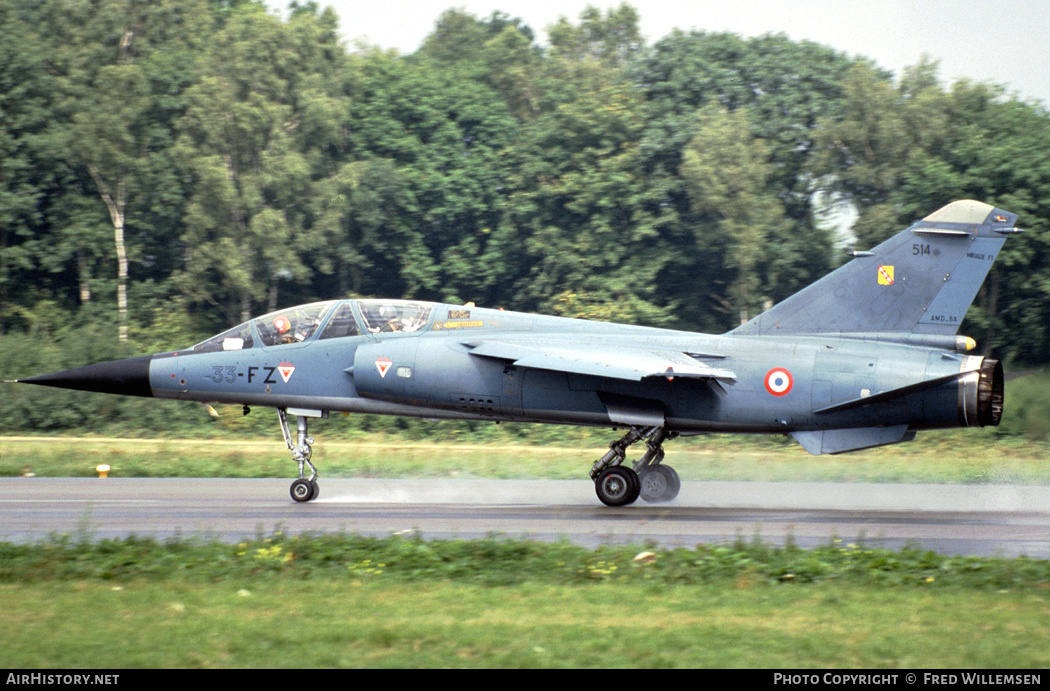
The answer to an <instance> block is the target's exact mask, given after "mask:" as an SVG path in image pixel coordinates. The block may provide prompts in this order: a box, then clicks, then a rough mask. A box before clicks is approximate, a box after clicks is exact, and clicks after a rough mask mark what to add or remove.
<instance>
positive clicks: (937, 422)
mask: <svg viewBox="0 0 1050 691" xmlns="http://www.w3.org/2000/svg"><path fill="white" fill-rule="evenodd" d="M1016 220H1017V216H1016V215H1014V214H1011V213H1008V212H1006V211H1003V210H1001V209H998V208H994V207H993V206H990V205H988V204H985V203H981V202H978V201H971V200H964V201H956V202H953V203H951V204H949V205H947V206H945V207H944V208H942V209H940V210H939V211H936V212H934V213H932V214H930V215H929V216H927V217H925V218H924V219H922V220H920V221H918V222H916V223H914V224H913V225H912V226H910V227H909V228H907V229H905V230H903V231H901V232H900V233H899V234H897V235H895V236H894V237H892V238H890V239H889V240H886V241H885V242H883V243H882V244H880V245H878V246H877V247H875V248H874V249H872V250H870V251H863V252H854V253H853V255H854V257H853V258H852V259H851V260H850V261H849V262H848V263H846V264H844V265H843V266H841V267H840V268H838V269H836V270H835V271H833V272H831V273H829V274H828V275H826V276H824V277H823V278H821V279H820V280H818V281H817V282H815V283H813V284H812V285H810V286H809V287H807V288H805V289H803V290H802V291H800V292H798V293H796V294H795V295H793V296H791V297H789V298H787V299H786V300H784V301H783V302H781V303H779V304H777V305H775V306H773V307H772V308H771V309H769V310H768V311H766V312H764V313H762V314H760V315H758V316H757V317H755V318H754V319H751V320H750V321H748V322H746V323H745V324H743V325H741V326H740V327H738V328H736V329H733V330H732V331H729V332H727V333H724V334H720V335H709V334H702V333H690V332H684V331H674V330H668V329H659V328H648V327H643V326H632V325H622V324H611V323H601V322H591V321H584V320H578V319H570V318H564V317H552V316H540V315H532V314H525V313H520V312H511V311H504V310H500V309H485V308H479V307H476V306H474V305H450V304H438V303H432V302H422V301H415V300H383V299H355V300H331V301H327V302H317V303H312V304H307V305H301V306H298V307H292V308H289V309H284V310H281V311H278V312H274V313H272V314H267V315H265V316H262V317H258V318H257V319H252V320H250V321H247V322H245V323H243V324H240V325H239V326H236V327H234V328H232V329H229V330H228V331H225V332H223V333H220V334H218V335H217V336H215V337H213V338H209V339H208V340H206V341H204V342H203V343H199V344H197V345H195V346H193V347H192V348H187V349H185V350H176V351H172V352H166V353H158V354H155V355H146V356H142V357H134V358H130V359H124V360H117V361H113V362H105V363H101V364H94V365H88V366H86V367H79V368H76V369H71V370H66V371H63V372H57V373H53V374H43V375H39V376H34V377H29V378H27V379H22V380H20V381H22V382H25V383H28V384H41V385H45V386H57V387H63V388H69V389H79V390H84V391H101V392H106V393H112V394H123V395H130V396H145V397H154V398H171V399H178V400H186V401H200V402H204V403H221V404H236V405H241V406H244V410H245V411H246V412H247V411H248V410H249V406H264V407H270V408H275V409H276V410H277V413H278V418H279V420H280V426H281V431H282V433H283V435H284V440H285V442H286V444H287V446H288V449H289V450H290V451H291V456H292V460H293V461H294V462H296V463H297V464H298V468H299V477H298V478H297V479H296V480H295V481H294V482H292V485H291V496H292V499H294V500H295V501H297V502H308V501H310V500H312V499H314V498H316V497H317V495H318V485H317V469H316V468H315V467H314V465H313V464H312V463H311V451H312V444H313V443H314V440H313V439H312V438H311V437H310V436H308V421H309V419H310V418H326V417H328V415H329V414H330V413H332V412H344V413H370V414H383V415H401V416H414V417H421V418H438V419H459V420H493V421H518V422H541V423H557V424H567V425H596V426H609V427H612V428H618V429H620V430H625V431H626V433H624V434H623V436H622V437H620V438H619V439H617V440H615V441H613V442H612V443H611V444H610V445H609V451H608V453H606V454H605V455H603V456H602V457H601V458H599V459H598V460H597V461H596V462H595V463H594V465H593V467H592V468H591V470H590V477H591V478H592V479H593V480H594V486H595V490H596V493H597V495H598V499H599V500H600V501H601V502H603V503H604V504H606V505H609V506H624V505H627V504H631V503H633V502H635V501H636V500H637V499H638V498H639V497H641V498H642V499H643V500H644V501H647V502H666V501H670V500H672V499H674V498H675V496H677V494H678V491H679V488H680V484H681V483H680V480H679V477H678V474H677V473H676V472H675V471H674V469H673V468H671V467H670V466H668V465H667V464H665V463H663V462H662V461H663V458H664V450H663V444H664V443H665V442H666V441H668V440H670V439H672V438H674V437H677V436H679V435H695V434H702V433H709V432H746V433H760V434H788V435H791V436H792V437H794V438H795V439H796V440H797V441H798V442H799V443H800V444H801V445H802V446H803V447H804V448H805V449H806V450H807V451H809V452H810V453H812V454H834V453H842V452H847V451H854V450H857V449H866V448H870V447H875V446H881V445H886V444H895V443H898V442H902V441H909V440H911V439H912V438H914V436H915V434H916V432H917V431H920V430H928V429H939V428H948V427H982V426H986V425H997V424H999V420H1000V417H1001V416H1002V410H1003V368H1002V365H1001V364H1000V363H999V362H998V361H996V360H993V359H989V358H985V357H981V356H979V355H975V354H972V351H973V350H974V348H975V343H974V341H973V339H971V338H967V337H964V336H959V335H957V332H958V329H959V325H960V324H961V323H962V321H963V317H964V316H965V315H966V311H967V309H968V308H969V306H970V304H971V303H972V302H973V300H974V297H975V296H976V294H977V291H978V289H979V288H980V287H981V284H982V283H983V282H984V279H985V276H986V275H987V274H988V270H989V268H990V267H991V265H992V262H993V261H994V260H995V258H996V255H997V254H998V253H999V250H1000V249H1001V248H1002V246H1003V244H1004V242H1005V240H1006V238H1007V237H1008V236H1010V235H1011V234H1014V233H1018V232H1022V231H1020V230H1019V229H1018V228H1016V227H1015V222H1016ZM289 414H291V415H293V416H295V418H296V432H295V434H294V435H293V433H292V430H291V429H290V426H289V422H288V415H289ZM640 441H644V442H645V451H644V453H642V454H641V455H640V456H639V457H638V458H637V460H634V461H633V462H632V463H628V462H627V453H628V449H629V447H630V446H631V445H633V444H635V443H637V442H640ZM307 468H308V469H309V471H307Z"/></svg>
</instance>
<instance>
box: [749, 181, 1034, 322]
mask: <svg viewBox="0 0 1050 691" xmlns="http://www.w3.org/2000/svg"><path fill="white" fill-rule="evenodd" d="M1016 221H1017V216H1016V215H1015V214H1011V213H1008V212H1006V211H1003V210H1001V209H997V208H995V207H993V206H991V205H989V204H984V203H982V202H977V201H972V200H963V201H957V202H952V203H951V204H949V205H948V206H945V207H944V208H942V209H941V210H940V211H935V212H934V213H932V214H930V215H929V216H927V217H926V218H924V219H923V220H921V221H919V222H917V223H915V224H914V225H912V226H911V227H910V228H908V229H906V230H904V231H902V232H900V233H898V234H897V235H895V236H893V237H892V238H890V239H889V240H886V241H885V242H883V243H882V244H880V245H879V246H878V247H876V248H874V249H873V250H871V251H870V252H858V253H857V254H856V255H855V256H856V258H855V259H853V260H852V261H850V262H849V263H847V264H845V265H844V266H841V267H840V268H838V269H836V270H835V271H833V272H831V273H830V274H828V275H827V276H825V277H824V278H822V279H820V280H819V281H817V282H816V283H813V284H812V285H810V286H808V287H807V288H804V289H802V290H801V291H799V292H797V293H795V294H794V295H792V296H791V297H789V298H787V299H786V300H784V301H783V302H781V303H779V304H777V305H775V306H773V307H772V308H771V309H769V310H768V311H766V312H763V313H762V314H760V315H758V316H757V317H755V318H754V319H752V320H751V321H749V322H747V323H746V324H743V325H742V326H740V327H739V328H737V329H735V330H734V331H733V332H732V333H734V334H741V335H773V334H779V333H782V334H807V333H858V332H868V333H877V332H895V333H910V334H930V335H938V336H949V335H952V334H955V333H956V332H957V331H958V329H959V325H960V324H961V323H962V320H963V317H964V316H966V310H967V309H969V307H970V304H971V303H972V302H973V300H974V298H975V297H976V296H977V291H978V290H979V289H980V287H981V284H982V283H984V279H985V277H986V276H987V275H988V270H989V269H990V268H991V266H992V262H993V261H994V260H995V258H996V256H997V255H998V254H999V250H1000V249H1001V248H1002V246H1003V243H1004V242H1005V241H1006V236H1007V235H1010V234H1012V233H1018V232H1021V231H1020V230H1018V229H1017V228H1015V227H1014V223H1015V222H1016Z"/></svg>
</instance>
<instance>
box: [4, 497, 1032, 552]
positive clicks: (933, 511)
mask: <svg viewBox="0 0 1050 691" xmlns="http://www.w3.org/2000/svg"><path fill="white" fill-rule="evenodd" d="M289 485H290V480H282V479H265V480H243V479H123V478H106V479H98V478H4V479H0V540H3V541H7V542H39V541H42V540H44V539H46V538H47V537H48V536H49V535H53V534H63V533H67V534H71V535H73V536H74V537H78V538H79V537H87V538H90V539H102V538H119V537H124V536H127V535H138V536H150V537H155V538H158V539H167V538H171V537H175V536H183V537H190V536H203V537H206V538H213V539H219V540H223V541H230V542H236V541H240V540H243V539H245V538H253V537H258V536H266V535H270V534H272V533H273V532H274V531H277V530H280V531H282V532H284V533H286V534H300V533H306V532H309V533H332V532H350V533H357V534H362V535H373V536H388V535H391V534H394V533H402V534H405V533H418V534H420V535H422V536H423V537H424V538H427V539H450V538H464V539H471V538H478V537H485V536H488V535H501V536H505V537H509V538H529V539H537V540H560V539H565V540H569V541H571V542H573V543H576V544H580V545H583V546H586V547H595V546H598V545H602V544H632V543H637V544H644V543H654V544H657V545H660V546H663V547H694V546H696V545H697V544H700V543H720V542H732V541H734V540H737V539H739V538H743V539H745V540H750V539H752V538H754V537H758V538H760V539H762V540H763V541H765V542H768V543H771V544H784V543H785V542H786V541H787V540H792V541H794V543H795V544H798V545H800V546H803V547H814V546H818V545H823V544H828V543H830V542H832V541H833V540H841V541H842V542H843V543H847V544H848V543H863V544H865V545H868V546H872V547H883V548H888V549H899V548H901V547H903V546H905V545H918V546H920V547H923V548H925V549H931V550H935V551H937V552H940V553H943V554H964V555H984V556H996V555H998V556H1007V557H1016V556H1020V555H1027V556H1029V557H1034V558H1039V559H1048V558H1050V487H1041V486H1005V485H883V484H832V483H772V482H771V483H764V482H683V483H682V491H681V493H680V494H679V496H678V498H677V499H676V500H675V501H674V502H672V503H670V504H656V505H654V504H646V503H644V502H642V501H638V502H637V503H636V504H634V505H632V506H628V507H622V508H609V507H606V506H604V505H602V504H601V503H600V502H599V501H598V499H597V497H596V496H595V494H594V486H593V484H592V483H591V482H589V481H587V480H575V481H542V480H536V481H524V480H444V479H439V480H374V479H325V478H321V480H320V488H321V489H320V495H319V498H318V499H316V500H315V501H313V502H310V503H308V504H297V503H295V502H293V501H292V500H291V498H290V496H289V494H288V487H289Z"/></svg>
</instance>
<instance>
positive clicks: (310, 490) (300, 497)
mask: <svg viewBox="0 0 1050 691" xmlns="http://www.w3.org/2000/svg"><path fill="white" fill-rule="evenodd" d="M277 416H278V417H279V418H280V419H281V433H282V434H284V443H285V444H287V445H288V450H289V451H291V452H292V460H293V461H295V462H296V463H298V464H299V479H298V480H296V481H295V482H293V483H292V487H291V494H292V499H294V500H295V501H299V502H304V501H311V500H313V499H316V498H317V493H318V491H319V490H318V487H317V468H315V467H314V464H313V463H311V462H310V456H311V455H313V448H312V447H311V444H313V443H314V439H313V437H308V436H307V435H306V430H307V424H306V417H305V416H303V415H297V416H296V418H295V423H296V430H297V432H298V435H297V439H296V441H295V442H292V433H291V431H290V430H289V429H288V411H287V410H285V409H284V408H278V409H277ZM306 466H310V477H309V478H307V477H306Z"/></svg>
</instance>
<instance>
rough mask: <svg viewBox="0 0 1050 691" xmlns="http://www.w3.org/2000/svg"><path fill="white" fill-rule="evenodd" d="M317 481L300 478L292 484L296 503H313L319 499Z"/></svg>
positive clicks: (292, 492)
mask: <svg viewBox="0 0 1050 691" xmlns="http://www.w3.org/2000/svg"><path fill="white" fill-rule="evenodd" d="M317 491H318V488H317V481H316V480H306V479H304V478H299V479H298V480H296V481H295V482H293V483H292V488H291V494H292V499H294V500H295V501H300V502H302V501H313V500H314V499H316V498H317Z"/></svg>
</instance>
